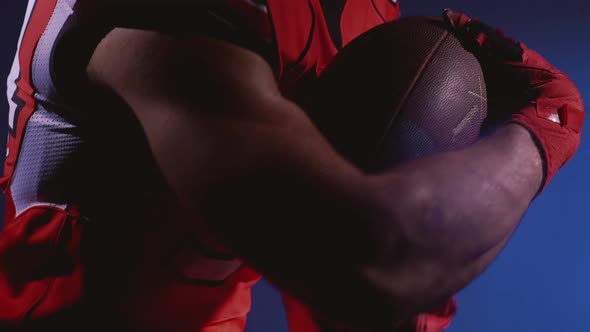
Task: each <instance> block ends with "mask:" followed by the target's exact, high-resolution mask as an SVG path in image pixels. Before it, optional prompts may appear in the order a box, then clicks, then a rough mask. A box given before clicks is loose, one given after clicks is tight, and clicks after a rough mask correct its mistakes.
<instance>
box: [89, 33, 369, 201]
mask: <svg viewBox="0 0 590 332" xmlns="http://www.w3.org/2000/svg"><path fill="white" fill-rule="evenodd" d="M88 71H89V75H90V76H91V78H92V79H93V80H94V81H95V82H98V83H100V84H102V85H105V86H107V87H108V88H109V89H110V90H112V91H113V92H114V93H115V94H116V95H118V96H119V97H121V98H122V99H123V100H124V101H125V102H126V103H127V104H128V105H129V106H130V108H131V109H132V111H133V113H134V114H135V116H136V117H137V119H138V120H139V122H140V123H141V125H142V127H143V129H144V131H145V133H146V137H147V139H148V141H149V143H150V145H151V147H152V150H153V152H154V155H155V157H156V159H157V160H158V162H159V163H160V164H161V167H162V168H163V170H164V172H166V171H168V174H166V176H167V177H171V178H172V181H171V183H172V184H173V185H174V184H176V185H177V186H178V187H177V188H174V189H176V190H179V191H180V192H182V193H187V194H186V196H187V197H189V196H191V195H190V194H188V192H190V191H191V188H190V187H195V186H197V184H196V183H189V182H187V181H183V180H182V179H183V178H191V179H193V180H194V181H207V182H214V181H224V180H223V179H227V178H228V177H230V176H231V177H247V176H248V175H249V174H252V173H256V172H257V173H260V172H263V169H264V170H265V171H269V169H271V168H272V169H273V170H275V171H277V172H278V171H279V170H281V171H283V172H294V171H297V172H298V173H299V174H300V176H302V177H307V178H310V179H311V178H320V175H323V176H322V177H321V179H322V181H325V182H326V183H324V185H326V186H329V187H335V186H336V187H341V186H347V185H346V184H347V183H351V182H354V180H353V179H359V178H361V177H362V174H361V173H360V171H359V170H358V169H356V168H355V167H354V166H353V165H351V164H350V163H348V162H346V161H345V160H344V158H343V157H341V156H340V155H339V154H337V153H336V152H335V150H334V149H333V148H332V147H331V146H330V145H329V144H328V142H327V141H326V140H325V139H324V137H323V136H322V135H321V133H320V132H319V131H318V130H317V129H316V128H315V126H314V125H313V123H312V122H311V121H310V120H309V119H308V118H307V116H306V115H305V113H304V112H303V111H302V110H301V109H300V108H299V107H298V106H297V105H295V104H294V103H292V102H290V101H289V100H286V99H285V98H283V97H282V96H281V94H280V92H279V89H278V87H277V83H276V81H275V77H274V73H273V71H272V68H271V66H270V65H269V64H268V63H267V62H266V61H265V60H264V59H263V58H262V57H261V56H259V55H258V54H256V53H254V52H251V51H248V50H245V49H243V48H240V47H237V46H235V45H232V44H230V43H226V42H223V41H219V40H216V39H212V38H208V37H204V36H190V37H188V36H187V37H184V36H183V37H178V36H172V35H167V34H162V33H157V32H150V31H142V30H129V29H116V30H114V31H113V32H111V33H110V34H109V35H108V36H107V37H106V38H105V39H104V40H103V42H102V43H101V44H100V45H99V47H98V48H97V50H96V51H95V54H94V56H93V58H92V60H91V62H90V64H89V67H88ZM178 160H183V162H182V165H179V164H178ZM279 164H281V165H280V166H279ZM189 165H190V166H189ZM226 165H240V167H233V168H231V169H228V168H227V167H225V166H226ZM195 167H196V168H195ZM277 167H278V168H277ZM277 169H278V170H277ZM228 173H232V174H228ZM268 176H269V177H271V176H272V175H271V174H269V175H268ZM276 176H279V175H278V174H276ZM259 178H260V177H259ZM328 182H329V183H328ZM318 183H320V181H319V180H318ZM218 184H219V185H221V184H220V183H218ZM223 185H224V186H225V185H227V186H228V187H231V184H226V183H224V184H223ZM341 189H342V190H344V189H343V188H341ZM181 195H182V194H181Z"/></svg>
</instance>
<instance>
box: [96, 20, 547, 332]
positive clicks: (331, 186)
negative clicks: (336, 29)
mask: <svg viewBox="0 0 590 332" xmlns="http://www.w3.org/2000/svg"><path fill="white" fill-rule="evenodd" d="M203 50H206V51H203ZM88 75H89V77H90V79H91V81H93V82H94V83H95V84H97V85H100V86H101V87H103V88H106V89H107V90H109V91H111V93H112V94H113V96H116V97H117V98H119V99H121V100H122V101H124V102H125V103H126V104H127V105H128V107H129V109H128V110H122V111H131V112H133V113H134V115H135V116H136V117H137V119H138V120H139V122H140V123H141V125H142V127H143V129H144V131H145V134H146V137H147V139H148V141H149V144H150V146H151V149H152V152H153V154H154V156H155V158H156V160H157V162H158V164H159V167H160V168H161V171H162V173H163V175H164V176H165V178H166V179H167V181H168V183H169V185H170V187H171V188H172V189H173V191H174V193H175V194H176V195H177V197H178V198H179V200H180V201H181V202H182V203H183V204H184V206H185V207H186V209H187V210H188V211H190V213H191V214H192V215H193V216H195V217H196V219H197V220H199V221H200V222H202V224H203V225H205V227H206V228H207V229H206V230H204V229H201V228H200V227H199V232H208V234H209V235H213V236H214V237H215V238H216V239H217V240H218V241H219V242H220V243H222V244H223V245H224V246H225V247H227V248H229V250H231V251H232V252H234V253H235V254H237V255H238V256H240V257H241V258H242V259H244V260H245V261H246V262H247V263H248V264H251V265H252V266H253V267H254V268H256V269H257V270H259V271H260V272H262V273H263V274H264V275H265V276H266V277H267V278H269V279H270V280H271V281H273V282H274V283H275V284H276V285H278V286H279V287H281V288H282V289H284V290H286V291H288V292H290V293H292V294H293V295H295V296H296V297H298V298H299V299H300V300H302V301H303V302H304V303H305V304H307V305H308V306H310V308H312V310H314V311H315V312H317V313H319V314H320V315H322V316H324V317H326V318H328V319H334V320H338V321H341V322H343V323H346V324H350V325H354V326H358V327H362V328H368V329H373V328H375V329H378V328H380V327H384V326H391V325H392V324H397V323H398V322H402V321H405V320H407V319H408V318H410V317H411V316H412V315H415V314H416V313H418V312H423V311H426V310H429V309H430V308H431V307H432V306H433V305H436V304H439V303H441V302H444V301H445V300H446V299H448V297H450V296H451V295H453V294H454V293H455V292H457V291H458V290H460V289H461V288H463V287H464V286H465V285H466V284H468V283H469V282H470V281H471V280H473V278H475V277H476V276H477V275H478V274H479V273H481V272H482V271H483V270H484V269H485V268H486V267H487V266H488V265H489V264H490V263H491V262H492V260H493V259H494V258H495V256H496V255H497V254H498V252H499V251H500V250H501V249H502V248H503V246H504V245H505V243H506V241H507V239H508V238H509V236H510V234H511V233H512V232H513V231H514V229H515V228H516V226H517V225H518V222H519V220H520V219H521V217H522V215H523V214H524V212H525V211H526V209H527V208H528V206H529V204H530V202H531V201H532V199H533V198H534V196H535V193H536V192H537V190H538V189H539V186H540V184H541V180H542V163H541V158H540V155H539V152H538V149H537V147H536V146H535V144H534V142H533V140H532V138H531V136H530V134H529V133H528V132H527V130H525V129H524V128H522V127H520V126H519V125H515V124H511V125H506V126H504V127H501V128H499V129H498V130H497V131H496V133H494V134H493V135H491V136H490V137H488V138H485V139H482V140H481V141H479V142H477V143H476V144H474V145H472V146H470V147H468V148H465V149H462V150H459V151H454V152H447V153H441V154H438V155H435V156H432V157H429V158H425V159H421V160H416V161H412V162H408V163H406V164H404V165H402V166H400V167H398V168H396V169H393V170H390V171H387V172H385V173H382V174H377V175H368V174H365V173H363V172H362V171H361V170H359V169H358V168H357V167H355V166H354V165H352V164H351V163H349V162H348V161H346V160H345V159H344V158H343V157H342V156H340V155H339V154H338V153H337V152H335V151H334V149H333V148H332V147H331V146H330V144H329V143H328V142H327V141H326V140H325V139H324V137H323V136H322V134H321V133H320V132H318V130H317V129H316V128H315V127H314V125H313V124H312V123H311V121H310V120H309V119H308V118H307V116H306V115H305V113H304V112H303V111H302V110H301V109H300V108H299V107H298V106H297V105H296V104H295V103H293V102H291V101H290V100H287V99H285V98H284V97H283V96H281V94H280V92H279V90H278V87H277V83H276V80H275V76H274V73H273V71H272V69H271V67H270V65H269V64H268V63H267V62H266V61H265V60H264V59H263V58H261V57H260V56H258V55H257V54H255V53H253V52H250V51H248V50H245V49H242V48H239V47H237V46H234V45H231V44H229V43H226V42H223V41H219V40H213V39H209V38H207V37H202V36H191V37H186V36H185V37H177V36H173V35H164V34H160V33H156V32H147V31H140V30H129V29H116V30H114V31H112V32H111V33H110V34H109V35H108V36H107V37H106V38H105V39H104V40H103V41H102V43H101V44H100V45H99V46H98V47H97V49H96V51H95V53H94V56H93V57H92V59H91V61H90V63H89V65H88ZM196 86H199V87H200V88H198V89H197V88H195V87H196ZM196 228H197V227H195V229H196ZM343 289H346V292H344V291H343ZM352 298H354V299H355V300H354V301H353V300H351V299H352ZM368 308H370V309H368Z"/></svg>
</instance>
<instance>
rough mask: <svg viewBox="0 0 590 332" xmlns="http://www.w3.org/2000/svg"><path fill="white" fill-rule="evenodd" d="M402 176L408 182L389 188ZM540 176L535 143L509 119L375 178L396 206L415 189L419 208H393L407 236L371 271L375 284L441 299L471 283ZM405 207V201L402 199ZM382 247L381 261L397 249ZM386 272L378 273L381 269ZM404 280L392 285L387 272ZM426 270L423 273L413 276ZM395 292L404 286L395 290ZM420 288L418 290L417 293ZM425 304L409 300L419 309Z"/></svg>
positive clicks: (497, 248) (499, 245)
mask: <svg viewBox="0 0 590 332" xmlns="http://www.w3.org/2000/svg"><path fill="white" fill-rule="evenodd" d="M389 177H401V178H402V179H401V180H399V179H398V180H397V181H398V182H399V181H401V182H403V183H404V186H405V187H406V188H407V189H406V188H404V189H401V190H400V188H399V187H398V188H392V187H388V185H387V184H388V183H391V182H392V181H395V180H390V181H387V178H389ZM541 180H542V164H541V158H540V155H539V152H538V149H537V147H536V145H535V143H534V141H533V140H532V138H531V136H530V134H529V133H528V132H527V130H526V129H524V128H523V127H520V126H518V125H508V126H506V127H504V128H501V129H499V130H498V131H497V132H496V134H494V135H493V136H491V137H489V138H486V139H484V140H481V141H480V142H479V143H477V144H475V145H473V146H471V147H469V148H466V149H463V150H460V151H456V152H449V153H444V154H439V155H436V156H433V157H431V158H427V159H422V160H418V161H414V162H411V163H407V164H405V165H403V166H402V167H400V168H399V169H396V170H395V171H394V172H392V173H391V174H386V175H381V176H378V177H376V178H375V179H374V181H375V182H376V183H377V184H376V185H377V186H381V191H382V192H383V193H384V196H385V199H388V198H389V199H390V200H391V202H392V203H393V202H395V204H396V205H402V206H404V205H406V204H403V202H402V203H400V202H399V200H400V198H402V199H403V198H406V197H407V196H404V195H401V196H400V195H399V194H398V192H400V191H401V192H409V193H412V192H414V191H413V190H412V189H411V187H417V188H421V190H420V191H419V192H414V193H415V194H417V195H422V196H424V197H425V198H424V199H422V200H420V201H421V202H423V204H424V205H423V206H422V207H420V208H419V209H415V208H409V209H403V208H401V209H397V213H401V215H399V216H398V218H397V220H399V222H400V225H401V227H402V234H404V236H405V237H406V238H407V239H409V240H408V243H409V249H408V251H407V253H408V254H407V256H406V257H404V258H403V260H404V263H401V264H400V263H399V262H395V263H393V264H392V265H391V270H388V269H383V268H382V266H381V265H379V267H378V268H376V269H370V272H369V273H370V275H372V276H373V279H372V280H373V281H374V282H375V283H381V284H382V286H383V287H402V288H405V289H407V290H413V291H410V293H409V294H408V300H407V301H408V302H411V301H413V300H417V301H419V300H420V299H426V300H427V301H437V300H443V299H445V297H448V296H450V295H452V294H453V293H454V292H456V291H457V290H459V289H461V288H462V287H463V286H465V285H466V284H467V283H468V282H470V281H471V280H472V279H473V278H474V277H475V276H476V275H477V274H479V273H480V272H481V271H482V270H483V269H485V267H487V266H488V264H489V263H490V262H491V261H492V260H493V259H494V258H495V256H496V254H497V253H498V252H499V251H500V250H501V248H502V247H503V245H504V244H505V242H506V241H507V238H508V237H509V235H510V234H511V233H512V231H513V230H514V229H515V227H516V226H517V224H518V222H519V221H520V219H521V217H522V215H523V214H524V212H525V211H526V209H527V208H528V205H529V203H530V202H531V200H532V199H533V198H534V195H535V193H536V192H537V190H538V189H539V186H540V185H541ZM406 206H408V205H406ZM396 250H397V249H396V248H392V250H391V251H382V252H381V253H382V254H383V255H384V257H383V260H384V261H385V260H387V259H388V257H393V256H395V255H399V254H398V253H397V252H396V253H394V252H393V251H396ZM384 271H385V272H384ZM392 271H395V273H399V275H398V276H396V278H397V279H398V280H403V282H401V283H399V284H398V285H392V284H391V283H390V282H389V280H388V279H391V275H388V274H389V273H391V272H392ZM425 274H427V275H429V277H426V278H422V277H416V276H423V275H425ZM394 292H396V293H401V292H403V289H396V290H394ZM420 292H424V293H423V295H424V296H417V295H418V294H420ZM425 305H427V303H416V308H421V307H423V306H425Z"/></svg>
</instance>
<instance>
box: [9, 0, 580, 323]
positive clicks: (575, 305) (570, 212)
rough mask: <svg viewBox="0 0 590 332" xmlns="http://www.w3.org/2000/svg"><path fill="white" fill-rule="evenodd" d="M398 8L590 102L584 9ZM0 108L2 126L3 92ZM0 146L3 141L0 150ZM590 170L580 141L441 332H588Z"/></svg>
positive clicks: (519, 2)
mask: <svg viewBox="0 0 590 332" xmlns="http://www.w3.org/2000/svg"><path fill="white" fill-rule="evenodd" d="M285 1H289V0H285ZM401 5H402V15H404V16H410V15H434V16H438V15H439V14H440V13H441V11H442V9H443V8H444V7H450V8H453V9H455V10H457V11H462V12H465V13H467V14H469V15H471V16H477V17H479V18H480V19H482V20H483V21H485V22H488V23H490V24H492V25H494V26H497V27H501V28H503V29H504V30H505V31H506V32H507V34H509V35H511V36H513V37H515V38H517V39H520V40H523V41H524V42H525V43H526V44H527V45H528V46H529V47H531V48H533V49H535V50H537V51H539V52H540V53H541V54H543V55H544V56H545V57H546V58H547V59H548V60H549V61H550V62H551V63H553V64H554V65H555V66H557V67H558V68H560V69H562V70H563V71H565V72H566V73H568V74H569V75H570V77H571V78H572V80H573V81H574V82H575V83H576V85H577V86H578V88H579V89H580V90H581V92H582V95H583V96H584V97H585V99H588V100H590V80H589V78H590V66H589V64H588V58H589V57H590V6H588V5H587V2H586V1H583V0H560V1H546V0H542V1H530V0H512V1H510V0H494V1H477V0H471V1H467V0H463V1H460V0H444V1H443V0H408V1H404V0H401ZM25 7H26V3H25V1H24V0H18V1H17V0H3V1H2V3H1V4H0V27H1V29H0V77H1V78H2V81H1V82H2V85H0V88H1V89H2V91H5V86H4V81H5V80H4V78H5V77H7V75H8V71H9V69H10V66H11V64H12V57H13V55H14V49H15V45H16V41H17V39H18V32H19V29H20V22H21V20H22V17H23V15H24V10H25ZM0 105H1V106H0V109H1V110H2V111H1V112H4V115H3V118H5V119H7V116H6V113H7V106H6V105H7V104H6V101H5V93H4V92H3V93H2V94H1V95H0ZM589 118H590V117H589ZM588 122H589V120H588V119H587V120H586V123H585V125H586V130H588ZM6 125H7V120H3V121H1V123H0V126H1V127H0V131H4V132H6V131H5V130H6ZM5 137H6V136H5V135H0V143H2V144H4V143H5ZM0 155H2V156H3V155H4V154H3V153H2V154H0ZM589 171H590V139H589V138H588V135H585V136H584V137H583V139H582V144H581V146H580V149H579V151H578V153H577V155H576V156H575V157H574V159H573V160H572V161H571V162H570V163H569V164H568V165H566V166H565V167H564V168H563V170H562V171H561V172H560V173H559V174H558V175H557V176H556V177H555V178H554V180H553V182H552V183H551V185H550V186H549V187H548V188H547V189H546V191H545V192H544V193H543V195H542V196H541V197H539V198H538V199H537V200H536V201H535V202H533V204H532V205H531V208H530V210H529V212H528V213H527V215H526V217H525V218H524V219H523V221H522V223H521V225H520V227H519V229H518V230H517V232H516V233H515V235H514V236H513V238H512V240H511V241H510V243H509V244H508V246H507V247H506V249H505V250H504V251H503V253H502V254H501V255H500V256H499V258H498V259H497V260H496V261H495V262H494V263H493V264H492V265H491V267H490V268H489V269H488V270H487V271H486V272H485V273H484V274H483V275H482V276H481V277H479V278H478V279H476V280H475V281H474V282H473V283H472V284H471V285H470V286H468V287H467V288H466V289H465V290H463V291H462V292H461V293H460V294H459V295H458V301H459V312H458V314H457V317H456V319H455V321H454V322H453V324H452V326H451V328H450V329H449V330H448V331H450V332H499V331H502V332H513V331H514V332H516V331H519V332H520V331H527V332H528V331H536V332H545V331H547V332H555V331H590V282H589V281H590V241H588V236H589V235H590V222H589V221H590V220H589V219H590V194H589V191H588V188H590V176H588V172H589ZM0 215H3V213H2V214H0ZM253 300H254V303H253V309H252V314H251V317H250V320H249V323H248V327H247V331H248V332H284V331H287V325H286V321H285V313H284V310H283V307H282V303H281V299H280V296H279V295H278V293H277V292H276V291H275V290H274V289H273V288H272V287H271V286H269V285H268V284H266V283H265V282H262V283H260V284H259V285H257V286H256V287H255V290H254V299H253ZM351 301H353V299H351Z"/></svg>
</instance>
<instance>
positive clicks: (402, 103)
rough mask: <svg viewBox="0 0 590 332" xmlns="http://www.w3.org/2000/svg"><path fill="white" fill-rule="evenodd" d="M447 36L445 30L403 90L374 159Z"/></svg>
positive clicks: (379, 152) (379, 154)
mask: <svg viewBox="0 0 590 332" xmlns="http://www.w3.org/2000/svg"><path fill="white" fill-rule="evenodd" d="M449 35H450V34H449V32H448V31H447V30H445V31H444V32H443V35H442V36H441V37H440V39H439V40H438V41H437V42H436V44H435V45H434V47H433V48H432V50H431V51H430V53H429V54H428V55H427V56H426V57H425V59H424V61H423V62H422V64H421V65H420V68H419V70H418V74H417V75H416V77H415V78H414V80H413V81H412V82H411V83H410V85H409V87H408V88H407V89H406V90H405V92H404V95H403V97H402V98H401V101H400V103H399V104H398V106H397V107H396V108H395V109H394V112H393V114H396V116H392V117H391V119H390V120H389V123H388V124H387V126H386V127H385V130H384V131H383V136H382V137H381V139H380V140H379V142H378V143H377V149H378V150H377V151H376V155H377V156H376V157H379V156H381V154H382V153H383V147H384V145H385V140H386V139H387V136H389V133H390V131H391V128H392V127H393V124H394V123H395V120H396V119H397V114H400V111H401V109H402V108H403V107H404V106H406V103H407V101H408V98H409V97H410V94H411V92H412V91H413V90H414V88H415V87H416V85H417V84H418V82H419V81H420V79H421V78H422V75H423V74H424V72H425V71H426V68H427V67H428V65H430V63H431V62H432V59H433V58H434V56H435V55H436V53H438V51H439V50H440V48H441V46H442V44H443V42H444V41H445V40H446V39H447V38H448V37H449ZM372 159H373V160H374V161H377V160H379V158H372Z"/></svg>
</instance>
